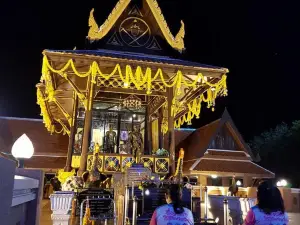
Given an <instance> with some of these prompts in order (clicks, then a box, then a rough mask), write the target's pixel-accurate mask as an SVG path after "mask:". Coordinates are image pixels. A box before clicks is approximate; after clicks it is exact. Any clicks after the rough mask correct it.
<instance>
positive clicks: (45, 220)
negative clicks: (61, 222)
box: [40, 200, 52, 225]
mask: <svg viewBox="0 0 300 225" xmlns="http://www.w3.org/2000/svg"><path fill="white" fill-rule="evenodd" d="M40 225H52V220H51V207H50V201H49V200H43V201H42V208H41V219H40Z"/></svg>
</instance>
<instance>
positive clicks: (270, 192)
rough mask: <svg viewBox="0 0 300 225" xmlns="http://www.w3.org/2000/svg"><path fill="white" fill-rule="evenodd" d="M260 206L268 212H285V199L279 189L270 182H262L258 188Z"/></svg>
mask: <svg viewBox="0 0 300 225" xmlns="http://www.w3.org/2000/svg"><path fill="white" fill-rule="evenodd" d="M257 200H258V207H259V209H260V210H262V211H263V212H264V213H266V214H270V213H272V212H281V213H284V212H285V208H284V203H283V199H282V196H281V193H280V191H279V189H278V188H277V187H275V186H273V185H272V184H271V183H270V182H267V181H265V182H262V183H261V184H260V185H259V186H258V189H257Z"/></svg>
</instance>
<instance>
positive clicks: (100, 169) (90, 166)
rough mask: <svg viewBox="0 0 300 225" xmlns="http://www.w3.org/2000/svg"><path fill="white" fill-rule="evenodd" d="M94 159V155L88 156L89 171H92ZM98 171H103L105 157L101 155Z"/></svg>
mask: <svg viewBox="0 0 300 225" xmlns="http://www.w3.org/2000/svg"><path fill="white" fill-rule="evenodd" d="M93 158H94V156H93V155H89V156H88V159H87V165H86V169H87V170H88V171H91V170H92V164H93ZM98 170H99V171H100V172H101V171H102V170H103V156H102V155H99V158H98Z"/></svg>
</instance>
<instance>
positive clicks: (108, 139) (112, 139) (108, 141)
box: [105, 124, 117, 153]
mask: <svg viewBox="0 0 300 225" xmlns="http://www.w3.org/2000/svg"><path fill="white" fill-rule="evenodd" d="M116 137H117V133H116V132H115V131H113V125H112V124H110V125H109V130H108V131H107V132H106V134H105V146H106V152H108V153H114V152H115V145H116Z"/></svg>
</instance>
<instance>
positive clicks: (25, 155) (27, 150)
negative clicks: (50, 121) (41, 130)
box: [11, 134, 34, 159]
mask: <svg viewBox="0 0 300 225" xmlns="http://www.w3.org/2000/svg"><path fill="white" fill-rule="evenodd" d="M33 153H34V148H33V144H32V142H31V140H30V139H29V138H28V137H27V135H26V134H23V135H22V136H21V137H19V138H18V139H17V140H16V141H15V143H14V145H13V146H12V149H11V154H12V155H13V156H14V157H15V158H17V159H30V158H31V157H32V156H33Z"/></svg>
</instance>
